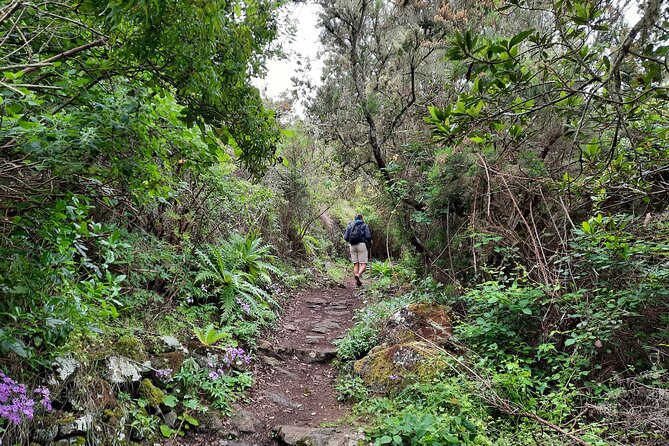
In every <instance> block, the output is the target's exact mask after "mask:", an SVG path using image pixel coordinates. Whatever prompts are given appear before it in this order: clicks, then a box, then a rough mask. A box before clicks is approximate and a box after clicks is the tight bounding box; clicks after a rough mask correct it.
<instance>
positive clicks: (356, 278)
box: [355, 276, 362, 286]
mask: <svg viewBox="0 0 669 446" xmlns="http://www.w3.org/2000/svg"><path fill="white" fill-rule="evenodd" d="M355 284H356V286H362V282H361V281H360V276H355Z"/></svg>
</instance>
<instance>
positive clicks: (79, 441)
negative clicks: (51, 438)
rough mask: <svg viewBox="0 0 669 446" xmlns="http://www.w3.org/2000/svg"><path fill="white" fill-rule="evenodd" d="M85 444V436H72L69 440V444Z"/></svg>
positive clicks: (82, 445)
mask: <svg viewBox="0 0 669 446" xmlns="http://www.w3.org/2000/svg"><path fill="white" fill-rule="evenodd" d="M85 444H86V438H85V437H74V438H73V439H71V440H70V445H75V446H84V445H85Z"/></svg>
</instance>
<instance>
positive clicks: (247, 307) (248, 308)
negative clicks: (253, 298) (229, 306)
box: [237, 298, 251, 314]
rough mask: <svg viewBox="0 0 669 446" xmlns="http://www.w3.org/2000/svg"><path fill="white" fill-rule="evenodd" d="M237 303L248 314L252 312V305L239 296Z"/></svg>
mask: <svg viewBox="0 0 669 446" xmlns="http://www.w3.org/2000/svg"><path fill="white" fill-rule="evenodd" d="M237 304H238V305H239V306H240V307H242V311H243V312H244V313H246V314H251V306H250V305H249V304H248V303H246V302H244V301H243V300H241V299H240V298H237Z"/></svg>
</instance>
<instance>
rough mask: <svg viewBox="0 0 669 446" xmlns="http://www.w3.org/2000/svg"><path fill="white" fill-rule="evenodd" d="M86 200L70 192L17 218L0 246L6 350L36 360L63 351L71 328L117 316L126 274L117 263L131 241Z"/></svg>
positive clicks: (0, 336)
mask: <svg viewBox="0 0 669 446" xmlns="http://www.w3.org/2000/svg"><path fill="white" fill-rule="evenodd" d="M87 203H88V200H87V199H85V198H84V197H80V196H71V197H70V198H69V199H63V200H59V201H57V202H56V204H55V206H54V207H53V208H51V209H46V210H44V211H36V212H34V213H32V214H30V215H25V216H24V217H17V218H15V220H14V221H15V224H16V225H17V229H16V231H14V232H12V234H11V235H10V238H9V239H5V240H4V243H2V244H1V245H0V250H1V251H2V255H1V256H0V265H1V268H0V269H2V270H3V273H2V274H1V275H0V294H1V295H2V296H3V299H2V302H1V303H0V320H1V321H2V324H1V325H2V327H3V328H2V329H0V349H1V351H2V353H3V354H5V355H6V354H9V353H13V354H16V355H19V356H21V357H24V358H27V359H29V360H30V361H31V362H30V363H31V365H33V366H36V365H38V364H39V363H41V362H42V361H47V362H48V360H49V358H50V357H51V356H52V355H55V354H58V352H59V349H60V348H61V347H62V345H63V344H64V343H65V342H66V340H67V336H68V334H69V333H70V332H72V331H73V330H79V331H88V330H95V329H97V328H96V326H97V325H98V324H100V323H104V322H105V321H106V320H109V319H112V318H115V317H117V316H118V306H119V304H120V302H119V301H118V296H119V293H120V290H121V283H122V282H123V281H124V280H125V276H124V275H117V274H114V273H113V272H112V269H111V266H112V265H113V264H114V263H115V262H116V260H117V258H118V255H119V254H118V253H119V251H121V250H123V249H124V248H125V247H126V245H125V244H124V243H123V242H122V241H121V240H120V237H119V233H118V232H117V231H116V230H115V229H114V228H113V227H111V226H105V225H101V224H99V223H96V222H94V221H93V220H92V219H91V217H90V211H91V209H92V207H91V206H90V205H89V204H87ZM35 234H38V236H36V237H33V235H35ZM17 246H22V249H21V250H15V247H17ZM42 355H45V356H44V357H41V356H42Z"/></svg>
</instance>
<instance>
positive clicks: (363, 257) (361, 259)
mask: <svg viewBox="0 0 669 446" xmlns="http://www.w3.org/2000/svg"><path fill="white" fill-rule="evenodd" d="M344 240H346V241H347V242H348V243H349V244H350V245H351V246H350V250H351V261H352V262H353V274H354V276H355V284H356V285H357V286H362V282H361V281H360V277H361V276H362V273H364V272H365V269H366V268H367V262H368V260H369V259H368V254H367V244H368V243H371V242H372V232H371V231H370V230H369V226H367V223H365V222H364V221H363V220H362V214H358V215H356V216H355V220H353V221H352V222H351V223H349V224H348V226H346V232H344Z"/></svg>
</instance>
